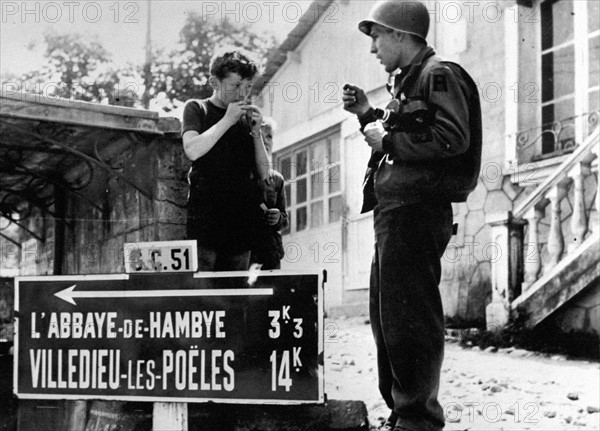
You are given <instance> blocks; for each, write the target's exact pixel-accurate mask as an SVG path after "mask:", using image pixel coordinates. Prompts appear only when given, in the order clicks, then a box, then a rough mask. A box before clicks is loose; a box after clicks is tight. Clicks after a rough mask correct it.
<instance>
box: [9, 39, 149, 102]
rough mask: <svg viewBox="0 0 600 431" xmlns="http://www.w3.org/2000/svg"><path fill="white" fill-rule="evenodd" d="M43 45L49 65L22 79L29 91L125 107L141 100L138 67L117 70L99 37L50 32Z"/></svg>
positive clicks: (27, 74)
mask: <svg viewBox="0 0 600 431" xmlns="http://www.w3.org/2000/svg"><path fill="white" fill-rule="evenodd" d="M42 44H43V46H44V57H45V58H46V59H47V63H46V64H45V65H44V66H43V67H42V68H41V69H39V70H34V71H31V72H28V73H25V74H23V75H22V76H21V78H20V81H21V82H22V83H24V85H25V86H26V90H27V91H33V92H36V93H41V94H44V95H45V96H49V97H64V98H69V99H72V100H83V101H87V102H103V103H109V104H113V105H123V106H134V105H135V104H136V103H137V101H138V100H139V94H138V93H139V90H140V86H141V82H142V80H141V75H140V73H139V71H138V68H137V67H135V66H133V65H125V66H119V67H116V65H115V64H113V63H112V61H111V56H110V54H109V52H108V51H107V50H106V49H105V48H104V47H103V46H102V45H101V44H100V42H98V40H97V39H96V38H94V37H92V36H86V35H82V34H79V33H65V34H59V33H57V32H47V33H45V34H44V40H43V42H42ZM34 47H35V45H34V44H32V45H31V46H30V48H34Z"/></svg>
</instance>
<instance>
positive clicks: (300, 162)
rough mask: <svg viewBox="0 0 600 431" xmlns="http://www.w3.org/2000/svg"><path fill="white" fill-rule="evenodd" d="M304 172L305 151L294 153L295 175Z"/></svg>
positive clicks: (297, 175)
mask: <svg viewBox="0 0 600 431" xmlns="http://www.w3.org/2000/svg"><path fill="white" fill-rule="evenodd" d="M305 173H306V151H301V152H299V153H298V154H296V177H299V176H300V175H304V174H305Z"/></svg>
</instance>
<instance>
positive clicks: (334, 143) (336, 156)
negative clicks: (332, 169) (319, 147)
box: [329, 136, 340, 163]
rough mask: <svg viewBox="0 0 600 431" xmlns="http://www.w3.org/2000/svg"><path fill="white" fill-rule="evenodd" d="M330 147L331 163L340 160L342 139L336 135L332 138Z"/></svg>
mask: <svg viewBox="0 0 600 431" xmlns="http://www.w3.org/2000/svg"><path fill="white" fill-rule="evenodd" d="M329 142H330V144H329V145H330V147H329V161H330V162H331V163H335V162H339V161H340V140H339V139H338V137H337V136H334V139H330V140H329Z"/></svg>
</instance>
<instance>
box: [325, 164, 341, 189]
mask: <svg viewBox="0 0 600 431" xmlns="http://www.w3.org/2000/svg"><path fill="white" fill-rule="evenodd" d="M326 175H327V176H326V178H327V182H328V183H329V193H335V192H338V191H340V189H341V185H342V184H341V179H340V177H341V175H340V165H334V166H329V167H328V169H327V171H326Z"/></svg>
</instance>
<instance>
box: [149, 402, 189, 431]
mask: <svg viewBox="0 0 600 431" xmlns="http://www.w3.org/2000/svg"><path fill="white" fill-rule="evenodd" d="M152 430H153V431H165V430H169V431H187V430H188V406H187V403H154V410H153V412H152Z"/></svg>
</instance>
